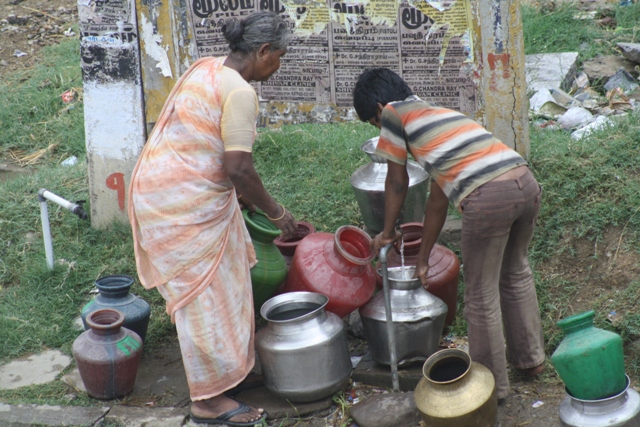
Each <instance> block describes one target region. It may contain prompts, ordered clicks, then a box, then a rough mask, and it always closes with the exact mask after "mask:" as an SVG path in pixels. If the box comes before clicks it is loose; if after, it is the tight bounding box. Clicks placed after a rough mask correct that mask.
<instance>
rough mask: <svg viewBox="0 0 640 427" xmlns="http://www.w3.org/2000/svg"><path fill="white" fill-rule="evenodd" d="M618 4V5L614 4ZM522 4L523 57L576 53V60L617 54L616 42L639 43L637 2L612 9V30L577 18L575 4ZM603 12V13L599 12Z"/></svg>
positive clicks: (639, 10)
mask: <svg viewBox="0 0 640 427" xmlns="http://www.w3.org/2000/svg"><path fill="white" fill-rule="evenodd" d="M616 3H618V2H616ZM545 4H546V3H543V6H540V7H535V6H532V5H526V4H525V5H522V28H523V33H524V46H525V54H527V55H529V54H534V53H560V52H579V53H580V58H579V60H580V61H584V60H586V59H590V58H593V57H596V56H599V55H618V54H619V51H618V50H617V47H616V43H620V42H626V43H638V41H639V40H640V31H639V30H640V3H635V4H631V5H629V6H619V5H618V6H615V8H614V9H613V15H614V16H615V20H616V22H617V27H616V28H615V29H614V30H611V29H608V28H604V27H602V26H599V25H598V23H597V22H596V20H594V19H580V18H579V16H580V14H582V13H583V12H582V11H580V9H579V8H578V6H577V2H576V3H571V2H553V3H552V4H553V7H551V8H549V7H545V6H544V5H545ZM602 13H603V12H602Z"/></svg>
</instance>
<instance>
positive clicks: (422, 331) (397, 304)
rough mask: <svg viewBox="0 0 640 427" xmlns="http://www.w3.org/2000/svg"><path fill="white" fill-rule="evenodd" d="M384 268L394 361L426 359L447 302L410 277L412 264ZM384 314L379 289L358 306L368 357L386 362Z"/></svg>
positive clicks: (435, 344)
mask: <svg viewBox="0 0 640 427" xmlns="http://www.w3.org/2000/svg"><path fill="white" fill-rule="evenodd" d="M387 271H388V277H389V296H390V300H391V301H390V302H391V313H392V323H393V331H394V336H395V348H396V355H397V360H398V362H399V363H400V364H402V363H403V362H404V363H408V362H411V361H415V360H426V359H427V358H428V357H429V356H431V355H432V354H433V353H435V352H436V351H437V350H438V345H439V343H440V337H441V335H442V330H443V329H444V321H445V318H446V317H447V305H446V304H445V303H444V301H442V300H441V299H440V298H438V297H436V296H434V295H432V294H431V293H429V292H427V291H426V290H425V289H424V288H423V287H422V286H421V285H420V280H419V279H412V277H413V273H414V272H415V266H405V267H391V268H388V269H387ZM385 313H386V312H385V305H384V294H383V293H382V292H378V293H377V294H376V295H374V297H373V298H372V299H371V300H369V302H368V303H367V304H365V305H364V306H362V307H361V308H360V317H361V319H362V327H363V329H364V336H365V338H366V340H367V343H368V345H369V353H370V354H371V358H372V359H373V360H374V361H375V362H377V363H380V364H383V365H389V364H390V363H391V355H390V354H389V340H388V338H387V330H386V327H387V326H386V314H385Z"/></svg>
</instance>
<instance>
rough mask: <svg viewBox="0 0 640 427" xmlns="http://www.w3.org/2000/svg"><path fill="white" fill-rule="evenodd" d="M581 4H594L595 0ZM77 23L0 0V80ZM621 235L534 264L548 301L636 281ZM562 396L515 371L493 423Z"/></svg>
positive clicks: (60, 2)
mask: <svg viewBox="0 0 640 427" xmlns="http://www.w3.org/2000/svg"><path fill="white" fill-rule="evenodd" d="M530 1H533V0H530ZM545 1H546V2H547V3H549V1H548V0H545ZM582 3H584V4H585V6H590V7H592V6H593V4H594V3H596V0H593V1H592V0H582ZM602 3H607V1H604V0H602ZM77 22H78V16H77V8H76V2H75V1H74V0H0V78H2V77H3V76H6V75H9V74H10V73H15V72H20V71H22V70H26V69H28V68H30V67H32V66H33V65H34V64H35V63H37V61H38V59H39V58H40V55H41V49H42V48H43V47H44V46H47V45H51V44H55V43H58V42H60V40H62V39H63V38H65V37H78V35H77V33H74V34H72V33H71V32H69V28H70V27H71V26H72V25H75V24H77ZM78 66H79V64H78ZM624 237H625V230H624V228H612V229H611V230H609V232H608V233H607V234H606V235H605V237H604V238H603V239H602V240H601V241H598V242H597V243H593V242H590V241H587V240H580V241H567V242H564V243H565V245H566V247H567V248H571V250H570V251H567V253H566V254H565V255H563V256H559V257H556V258H554V259H552V260H550V261H549V262H547V263H545V264H544V265H541V266H538V274H539V276H540V278H541V279H542V280H549V281H552V282H557V283H566V282H569V283H571V284H572V286H570V287H569V288H565V287H563V286H558V288H557V289H555V290H552V293H554V292H555V293H557V295H555V296H554V295H551V299H552V300H555V298H554V297H557V300H558V301H564V303H565V304H567V309H568V311H570V312H573V313H578V312H581V311H584V310H586V309H589V307H590V306H591V304H592V302H593V298H607V296H608V295H609V294H611V293H615V292H616V291H618V290H621V289H624V288H625V287H626V286H627V285H628V284H629V283H630V282H631V281H633V280H636V278H637V277H638V275H639V274H640V266H639V265H638V257H637V255H636V254H635V253H634V252H632V251H629V250H627V249H626V248H625V244H624ZM626 309H627V308H624V307H620V308H617V314H618V315H619V316H623V315H624V312H625V310H626ZM552 320H554V321H555V320H558V319H552ZM564 397H565V393H564V388H563V385H562V383H561V381H560V380H559V379H558V378H557V376H556V375H555V373H554V372H553V369H552V368H551V366H550V365H548V366H547V371H546V372H545V373H544V374H543V375H542V376H541V378H538V379H536V380H531V379H528V378H523V377H521V376H518V375H517V374H516V373H513V375H512V393H511V395H510V396H509V397H508V398H507V399H506V401H505V402H504V403H503V404H501V405H500V407H499V419H498V424H497V425H498V426H500V427H519V426H527V427H553V426H559V425H560V421H559V418H558V407H559V405H560V402H561V401H562V399H564ZM331 418H332V417H328V418H322V419H317V420H308V421H301V422H300V423H298V424H297V425H298V426H300V427H304V426H308V427H310V426H321V425H322V426H327V425H331V424H328V422H329V421H328V420H330V419H331Z"/></svg>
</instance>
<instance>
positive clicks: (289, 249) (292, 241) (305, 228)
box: [273, 221, 316, 267]
mask: <svg viewBox="0 0 640 427" xmlns="http://www.w3.org/2000/svg"><path fill="white" fill-rule="evenodd" d="M296 225H297V227H298V228H297V229H296V231H295V232H294V233H293V236H292V237H289V238H288V239H283V238H282V237H281V236H278V237H276V239H275V240H274V241H273V243H275V244H276V247H277V248H278V250H279V251H280V253H281V254H282V256H283V257H284V260H285V261H286V263H287V267H290V266H291V262H292V261H293V255H294V254H295V253H296V248H297V247H298V243H300V240H302V239H304V238H305V237H307V236H308V235H309V234H312V233H315V232H316V229H315V227H314V226H313V225H311V224H309V223H308V222H304V221H298V222H296Z"/></svg>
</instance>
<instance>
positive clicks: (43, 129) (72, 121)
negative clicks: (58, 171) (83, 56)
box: [0, 40, 85, 161]
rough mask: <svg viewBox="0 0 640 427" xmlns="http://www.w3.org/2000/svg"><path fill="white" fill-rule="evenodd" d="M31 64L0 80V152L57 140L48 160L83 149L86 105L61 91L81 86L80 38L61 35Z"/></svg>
mask: <svg viewBox="0 0 640 427" xmlns="http://www.w3.org/2000/svg"><path fill="white" fill-rule="evenodd" d="M43 53H44V60H43V61H42V62H41V63H40V64H39V65H38V66H37V67H35V68H33V69H28V70H24V71H21V72H17V73H15V74H13V75H9V76H8V77H7V79H6V80H4V81H2V82H0V105H4V106H7V105H10V106H11V108H0V129H2V131H1V132H0V158H8V157H10V152H11V151H13V152H14V153H19V154H18V156H19V157H24V156H25V155H29V154H32V153H35V152H36V151H37V150H41V149H45V148H47V147H49V146H50V145H52V144H55V149H54V151H53V153H52V154H51V155H49V156H48V157H46V160H49V161H58V160H61V159H64V158H66V157H69V156H71V155H75V156H80V155H82V154H83V153H84V152H85V145H84V121H83V120H84V111H83V108H82V104H81V103H80V102H74V103H71V104H65V103H64V102H63V101H62V98H61V95H62V94H63V93H64V92H66V91H67V90H70V89H73V88H75V89H76V90H79V91H80V95H81V90H82V76H81V70H80V58H79V44H78V41H77V40H65V41H64V42H62V43H60V44H59V45H55V46H50V47H47V48H45V49H44V52H43Z"/></svg>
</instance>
